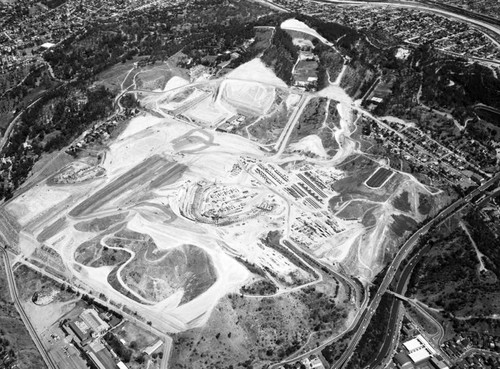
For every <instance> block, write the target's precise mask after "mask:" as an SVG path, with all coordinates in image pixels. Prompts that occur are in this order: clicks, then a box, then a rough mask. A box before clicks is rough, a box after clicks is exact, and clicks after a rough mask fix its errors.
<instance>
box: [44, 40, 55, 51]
mask: <svg viewBox="0 0 500 369" xmlns="http://www.w3.org/2000/svg"><path fill="white" fill-rule="evenodd" d="M54 46H56V44H53V43H52V42H46V43H44V44H42V45H41V47H42V48H43V49H46V50H48V49H51V48H53V47H54Z"/></svg>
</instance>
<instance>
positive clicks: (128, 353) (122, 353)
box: [104, 332, 132, 363]
mask: <svg viewBox="0 0 500 369" xmlns="http://www.w3.org/2000/svg"><path fill="white" fill-rule="evenodd" d="M104 340H105V341H106V342H107V343H108V345H109V346H111V348H112V349H113V351H114V352H115V353H116V354H117V355H118V356H119V357H120V359H122V361H123V362H124V363H128V362H130V359H131V358H132V350H130V349H129V348H127V347H125V345H124V344H123V343H121V341H120V340H119V339H118V337H116V336H115V335H114V334H113V333H111V332H108V333H106V334H105V335H104Z"/></svg>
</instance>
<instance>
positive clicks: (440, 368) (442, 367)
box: [431, 357, 450, 369]
mask: <svg viewBox="0 0 500 369" xmlns="http://www.w3.org/2000/svg"><path fill="white" fill-rule="evenodd" d="M431 364H432V366H433V367H435V368H436V369H450V367H449V366H448V365H446V363H445V362H444V361H441V360H438V359H437V358H435V357H433V358H431Z"/></svg>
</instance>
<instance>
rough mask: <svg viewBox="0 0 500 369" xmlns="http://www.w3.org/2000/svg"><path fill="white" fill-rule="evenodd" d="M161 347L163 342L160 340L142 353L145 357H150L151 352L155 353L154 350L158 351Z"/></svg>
mask: <svg viewBox="0 0 500 369" xmlns="http://www.w3.org/2000/svg"><path fill="white" fill-rule="evenodd" d="M161 345H163V341H162V340H158V341H156V342H155V343H153V344H152V345H151V346H148V347H146V348H145V349H144V353H145V354H146V355H151V354H152V353H153V352H155V351H156V350H158V349H159V348H160V347H161Z"/></svg>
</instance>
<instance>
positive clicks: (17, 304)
mask: <svg viewBox="0 0 500 369" xmlns="http://www.w3.org/2000/svg"><path fill="white" fill-rule="evenodd" d="M0 250H1V253H2V256H3V261H4V265H5V274H6V275H7V281H8V283H9V289H10V295H11V297H12V301H14V305H15V307H16V309H17V311H18V312H19V315H21V319H22V321H23V323H24V325H25V326H26V328H27V329H28V332H29V334H30V336H31V339H32V340H33V342H34V343H35V345H36V348H37V349H38V351H40V355H41V356H42V358H43V360H44V361H45V364H47V367H48V368H49V369H58V366H57V365H56V364H55V363H54V361H53V360H52V358H51V357H50V356H49V354H48V352H47V351H46V350H45V348H44V347H43V344H42V341H41V340H40V338H39V337H38V334H37V333H36V331H35V328H34V327H33V325H32V324H31V322H30V320H29V319H28V316H27V315H26V313H25V312H24V309H23V307H22V305H21V302H20V301H19V295H18V293H17V286H16V282H15V280H14V273H13V272H12V268H11V266H10V260H9V254H8V253H7V251H5V249H4V247H3V245H1V246H0Z"/></svg>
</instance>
